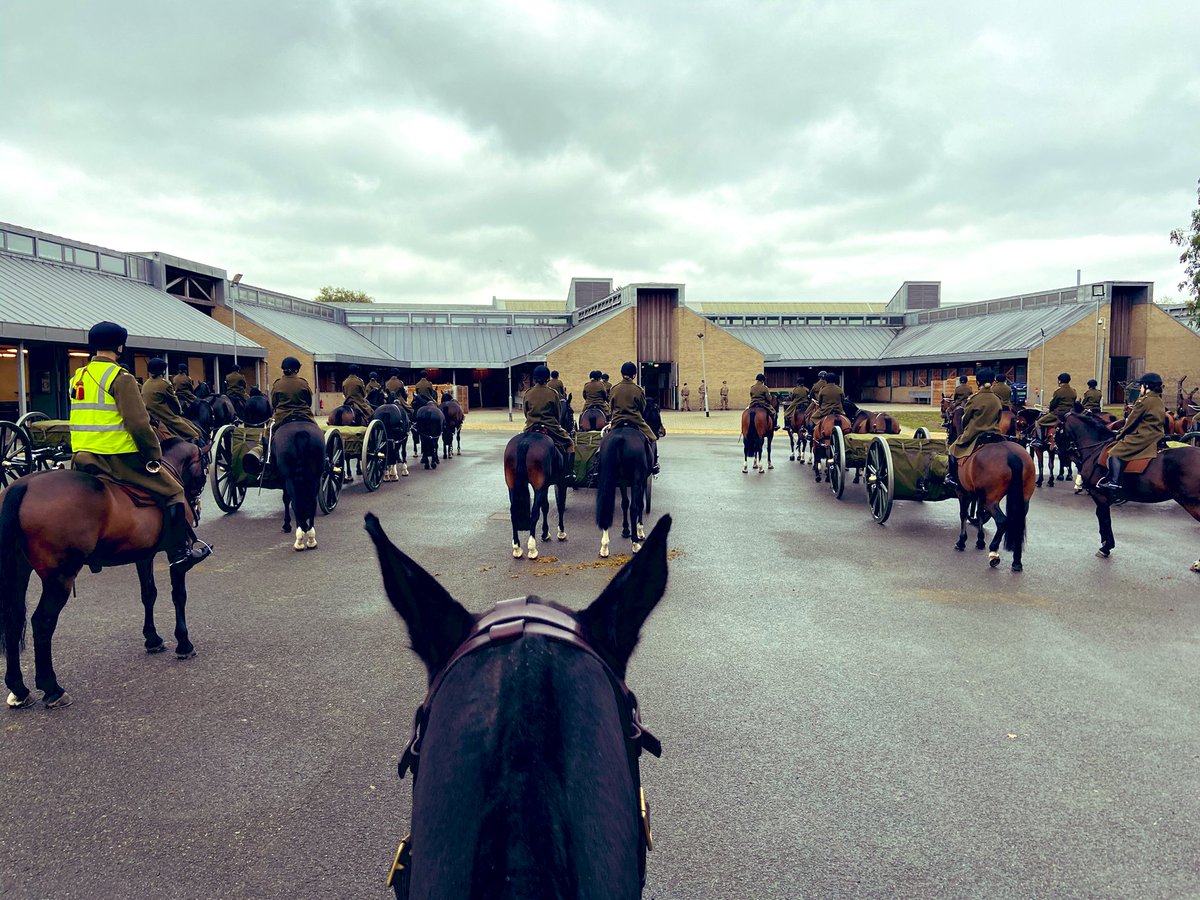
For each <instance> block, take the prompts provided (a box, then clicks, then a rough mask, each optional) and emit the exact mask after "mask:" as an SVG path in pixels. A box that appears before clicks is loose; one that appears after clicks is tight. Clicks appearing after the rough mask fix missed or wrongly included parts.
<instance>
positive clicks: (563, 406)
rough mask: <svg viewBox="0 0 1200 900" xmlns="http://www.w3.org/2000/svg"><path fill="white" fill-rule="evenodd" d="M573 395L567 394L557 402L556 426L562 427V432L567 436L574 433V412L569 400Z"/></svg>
mask: <svg viewBox="0 0 1200 900" xmlns="http://www.w3.org/2000/svg"><path fill="white" fill-rule="evenodd" d="M573 397H574V394H567V396H565V397H563V398H562V399H561V400H559V401H558V424H559V425H561V426H562V427H563V431H565V432H566V433H567V434H574V433H575V410H573V409H572V408H571V400H572V398H573Z"/></svg>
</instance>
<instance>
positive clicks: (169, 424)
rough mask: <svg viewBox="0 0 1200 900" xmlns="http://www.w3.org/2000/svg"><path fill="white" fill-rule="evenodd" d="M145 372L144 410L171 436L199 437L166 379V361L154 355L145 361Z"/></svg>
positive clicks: (183, 437)
mask: <svg viewBox="0 0 1200 900" xmlns="http://www.w3.org/2000/svg"><path fill="white" fill-rule="evenodd" d="M146 372H147V373H148V374H149V376H150V377H149V378H147V379H146V383H145V384H143V385H142V402H143V403H144V404H145V405H146V412H148V413H150V415H152V416H153V417H154V418H155V419H157V420H158V424H159V425H160V426H162V428H163V430H164V431H167V432H169V433H170V435H171V436H172V437H177V438H182V439H183V440H185V441H195V440H197V439H199V437H200V429H199V428H197V427H196V425H195V423H193V422H192V421H191V420H189V419H185V418H184V417H183V408H182V407H181V406H180V403H179V398H178V397H177V396H176V395H175V390H174V389H173V388H172V387H171V383H170V382H169V381H167V361H166V360H165V359H159V358H158V357H157V356H156V357H155V358H154V359H152V360H150V361H149V362H148V363H146Z"/></svg>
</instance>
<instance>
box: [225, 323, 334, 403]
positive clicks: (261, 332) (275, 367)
mask: <svg viewBox="0 0 1200 900" xmlns="http://www.w3.org/2000/svg"><path fill="white" fill-rule="evenodd" d="M213 318H214V319H216V320H217V321H218V322H220V323H222V324H223V325H228V326H230V327H232V326H233V315H232V314H231V313H230V312H229V310H227V309H224V308H223V307H219V306H218V307H216V308H215V309H214V310H213ZM238 334H244V335H245V336H246V337H248V338H249V339H250V340H252V341H254V343H256V344H258V345H259V346H260V347H263V348H265V349H266V351H267V359H266V363H265V365H264V367H263V368H264V369H265V377H263V378H262V379H261V381H260V380H259V378H258V375H257V373H256V372H255V369H256V368H258V367H257V366H255V365H254V363H253V362H251V363H250V364H249V365H244V366H242V374H244V375H245V376H246V380H247V381H248V382H249V383H250V384H258V385H260V386H261V387H262V389H263V390H264V391H265V390H268V389H269V388H270V386H271V384H272V383H273V382H274V381H275V379H276V378H279V377H280V376H281V375H283V370H282V369H280V368H279V364H280V363H282V362H283V360H284V358H285V357H288V356H294V357H296V359H298V360H300V375H301V377H303V378H307V379H308V383H309V384H311V385H313V386H314V388H315V387H316V378H315V376H314V373H313V357H312V354H311V353H308V352H306V351H304V350H301V349H300V348H299V347H297V346H295V345H293V344H289V343H288V342H287V341H285V340H284V339H283V338H281V337H279V336H278V335H277V334H275V333H274V332H271V331H267V329H265V328H263V327H262V326H260V325H256V324H255V323H254V322H252V321H250V320H249V319H247V318H246V317H245V316H239V317H238ZM228 374H229V373H228V372H222V373H221V381H222V385H221V387H222V389H223V388H224V380H225V376H226V375H228Z"/></svg>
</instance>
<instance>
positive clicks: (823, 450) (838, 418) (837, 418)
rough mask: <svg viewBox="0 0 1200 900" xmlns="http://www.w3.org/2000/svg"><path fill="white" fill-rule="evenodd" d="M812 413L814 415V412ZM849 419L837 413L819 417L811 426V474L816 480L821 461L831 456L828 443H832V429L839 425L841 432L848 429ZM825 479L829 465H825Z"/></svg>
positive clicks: (818, 478)
mask: <svg viewBox="0 0 1200 900" xmlns="http://www.w3.org/2000/svg"><path fill="white" fill-rule="evenodd" d="M813 415H816V413H815V412H814V413H813ZM850 424H851V423H850V420H849V419H848V418H846V417H845V416H843V415H840V414H838V413H832V414H831V415H828V416H823V417H821V418H820V419H819V420H818V421H817V424H816V427H815V428H813V438H812V445H813V464H812V465H813V475H814V477H815V480H816V481H820V480H821V474H822V473H821V463H822V462H825V461H827V460H829V459H830V458H831V454H830V449H829V446H830V444H832V443H833V429H834V428H835V427H837V426H841V429H842V431H843V432H849V431H850ZM824 475H825V480H826V481H828V480H829V465H828V463H827V464H826V466H825V472H824Z"/></svg>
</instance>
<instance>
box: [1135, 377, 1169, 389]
mask: <svg viewBox="0 0 1200 900" xmlns="http://www.w3.org/2000/svg"><path fill="white" fill-rule="evenodd" d="M1138 384H1144V385H1145V386H1146V387H1148V388H1150V389H1151V390H1158V391H1161V390H1162V386H1163V380H1162V376H1161V375H1159V374H1158V373H1157V372H1147V373H1146V374H1145V375H1143V376H1142V377H1141V378H1139V379H1138Z"/></svg>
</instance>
